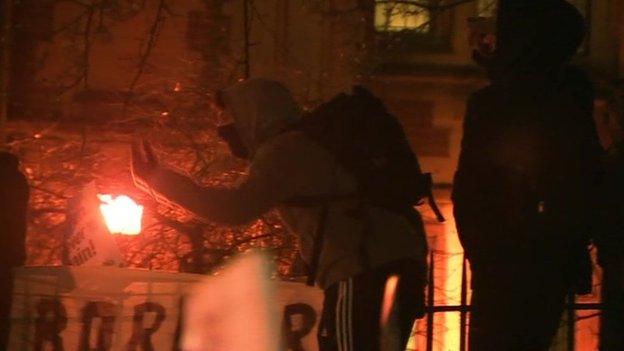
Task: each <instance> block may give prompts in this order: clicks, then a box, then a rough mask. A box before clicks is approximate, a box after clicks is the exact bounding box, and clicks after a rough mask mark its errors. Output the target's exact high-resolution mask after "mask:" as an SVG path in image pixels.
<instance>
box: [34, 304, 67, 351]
mask: <svg viewBox="0 0 624 351" xmlns="http://www.w3.org/2000/svg"><path fill="white" fill-rule="evenodd" d="M66 327H67V311H66V310H65V306H63V304H62V303H61V301H60V300H59V299H41V300H39V303H38V304H37V319H36V320H35V347H34V350H35V351H43V350H49V348H47V346H48V345H51V347H52V350H53V351H63V338H62V337H61V335H60V334H61V332H62V331H63V330H65V328H66Z"/></svg>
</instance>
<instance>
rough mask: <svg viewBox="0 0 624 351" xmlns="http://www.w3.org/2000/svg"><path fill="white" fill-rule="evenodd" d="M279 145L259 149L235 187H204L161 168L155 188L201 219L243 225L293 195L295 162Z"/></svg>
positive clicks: (154, 182)
mask: <svg viewBox="0 0 624 351" xmlns="http://www.w3.org/2000/svg"><path fill="white" fill-rule="evenodd" d="M288 156H289V155H288V154H287V153H285V152H283V150H281V149H280V148H279V147H267V148H261V149H260V150H258V152H257V154H256V155H255V157H254V159H253V161H252V163H251V165H250V168H249V173H248V176H247V177H246V178H245V179H244V181H243V182H242V183H240V184H239V185H237V186H236V187H232V188H225V187H202V186H200V185H198V184H197V183H195V182H194V181H192V180H191V179H190V178H189V177H186V176H184V175H181V174H179V173H176V172H173V171H171V170H167V169H159V170H158V171H157V173H156V174H155V176H154V179H153V182H152V187H153V190H154V191H155V192H156V193H157V195H159V196H161V198H164V199H163V200H165V201H168V202H173V203H174V204H176V205H179V206H181V207H183V208H185V209H187V210H188V211H190V212H192V213H194V214H195V215H197V216H198V217H200V218H204V219H207V220H211V221H215V222H220V223H225V224H232V225H237V224H244V223H247V222H249V221H252V220H253V219H255V218H257V217H259V216H260V215H262V214H263V213H265V212H267V211H268V210H270V209H271V208H272V207H275V206H276V205H278V204H280V203H281V202H282V201H284V200H286V199H288V198H289V197H291V196H293V195H294V188H295V187H294V186H293V185H294V184H293V183H294V181H295V176H296V174H297V172H296V163H295V159H296V158H294V157H288Z"/></svg>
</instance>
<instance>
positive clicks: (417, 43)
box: [374, 0, 453, 54]
mask: <svg viewBox="0 0 624 351" xmlns="http://www.w3.org/2000/svg"><path fill="white" fill-rule="evenodd" d="M443 3H444V2H443V0H375V14H374V20H375V23H374V25H375V31H376V32H377V39H378V44H379V46H380V48H382V50H384V51H385V52H387V53H390V54H396V53H399V54H401V53H410V52H417V51H427V52H430V51H434V52H447V51H450V50H451V33H452V23H453V22H452V19H453V16H452V13H453V10H452V8H447V7H440V5H441V4H443Z"/></svg>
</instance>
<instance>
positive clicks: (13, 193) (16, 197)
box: [0, 172, 29, 267]
mask: <svg viewBox="0 0 624 351" xmlns="http://www.w3.org/2000/svg"><path fill="white" fill-rule="evenodd" d="M11 178H12V179H11V181H10V183H8V184H7V188H6V195H7V202H8V204H7V206H5V208H4V211H2V217H4V218H2V220H1V222H2V223H4V225H5V226H6V227H5V228H3V231H5V230H6V234H7V235H8V237H7V238H3V242H5V243H6V245H7V247H9V248H11V249H10V254H9V255H8V256H7V257H3V258H2V260H0V261H2V262H7V263H9V264H10V265H11V266H14V267H15V266H22V265H24V263H25V261H26V229H27V211H28V199H29V188H28V182H27V181H26V178H25V177H24V176H23V175H22V174H21V173H19V172H15V174H14V175H12V176H11ZM7 241H8V242H7Z"/></svg>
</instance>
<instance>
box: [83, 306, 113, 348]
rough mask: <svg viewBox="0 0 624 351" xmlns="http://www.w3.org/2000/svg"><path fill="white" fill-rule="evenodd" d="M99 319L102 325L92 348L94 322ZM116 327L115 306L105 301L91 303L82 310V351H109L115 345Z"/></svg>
mask: <svg viewBox="0 0 624 351" xmlns="http://www.w3.org/2000/svg"><path fill="white" fill-rule="evenodd" d="M97 318H99V319H100V321H101V324H100V326H99V328H98V330H97V331H96V332H97V334H96V343H95V346H94V347H91V333H92V332H93V330H92V329H93V321H94V320H95V319H97ZM114 327H115V305H113V304H112V303H109V302H103V301H91V302H89V303H87V304H86V305H85V307H83V308H82V332H81V333H80V344H79V347H78V350H80V351H107V350H110V349H111V347H112V344H113V333H114Z"/></svg>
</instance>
